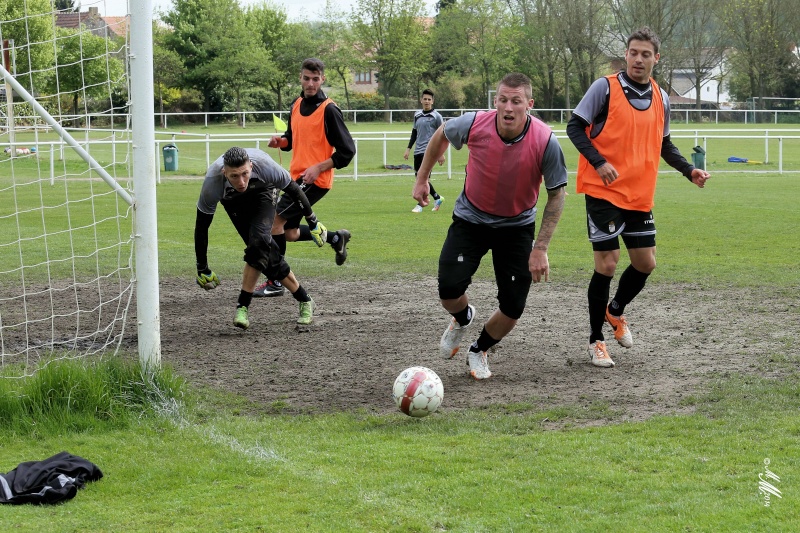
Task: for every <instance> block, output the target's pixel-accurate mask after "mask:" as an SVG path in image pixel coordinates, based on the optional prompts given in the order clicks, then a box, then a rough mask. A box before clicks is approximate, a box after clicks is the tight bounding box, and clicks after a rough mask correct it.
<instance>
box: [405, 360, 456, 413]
mask: <svg viewBox="0 0 800 533" xmlns="http://www.w3.org/2000/svg"><path fill="white" fill-rule="evenodd" d="M392 397H393V398H394V401H395V403H396V404H397V407H398V408H400V410H401V411H403V412H404V413H405V414H407V415H408V416H413V417H416V418H421V417H423V416H428V415H429V414H431V413H432V412H434V411H436V410H437V409H438V408H439V406H440V405H441V404H442V399H444V387H443V386H442V380H441V379H439V376H437V375H436V372H434V371H433V370H431V369H430V368H425V367H424V366H412V367H411V368H406V369H405V370H403V371H402V372H400V375H399V376H397V379H396V380H394V387H393V388H392Z"/></svg>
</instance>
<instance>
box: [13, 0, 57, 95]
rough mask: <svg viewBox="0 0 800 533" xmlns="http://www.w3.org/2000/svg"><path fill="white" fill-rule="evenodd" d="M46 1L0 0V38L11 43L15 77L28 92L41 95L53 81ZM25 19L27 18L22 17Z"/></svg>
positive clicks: (48, 4) (49, 22)
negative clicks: (13, 49) (13, 53)
mask: <svg viewBox="0 0 800 533" xmlns="http://www.w3.org/2000/svg"><path fill="white" fill-rule="evenodd" d="M51 12H52V6H51V4H50V0H27V1H23V0H0V38H2V39H3V40H12V39H13V41H14V48H15V49H16V54H15V59H16V61H15V65H16V72H12V74H14V75H15V77H16V79H17V81H19V82H20V83H21V84H22V85H23V86H24V87H25V88H26V89H27V90H28V91H29V92H30V93H32V94H33V93H39V94H41V93H42V92H43V91H44V88H45V87H46V86H47V84H48V82H49V81H50V80H51V79H52V78H53V76H54V73H53V71H52V66H53V57H54V53H53V36H54V35H55V33H54V31H53V19H52V18H51V17H49V16H37V15H42V14H49V13H51ZM24 17H27V18H24Z"/></svg>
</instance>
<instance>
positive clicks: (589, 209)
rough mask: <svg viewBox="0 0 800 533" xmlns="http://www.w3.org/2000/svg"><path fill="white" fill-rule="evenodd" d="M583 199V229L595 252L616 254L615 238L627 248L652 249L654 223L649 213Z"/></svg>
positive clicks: (617, 244)
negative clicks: (613, 251) (584, 211)
mask: <svg viewBox="0 0 800 533" xmlns="http://www.w3.org/2000/svg"><path fill="white" fill-rule="evenodd" d="M585 196H586V228H587V230H588V233H589V242H591V243H592V249H593V250H594V251H596V252H607V251H611V250H619V236H620V235H621V236H622V240H623V241H624V242H625V246H626V247H627V248H628V249H630V248H652V247H653V246H655V245H656V223H655V220H654V219H653V212H652V211H646V212H645V211H632V210H630V209H622V208H620V207H617V206H615V205H614V204H612V203H611V202H609V201H607V200H601V199H599V198H594V197H592V196H589V195H588V194H587V195H585Z"/></svg>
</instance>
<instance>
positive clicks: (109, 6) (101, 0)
mask: <svg viewBox="0 0 800 533" xmlns="http://www.w3.org/2000/svg"><path fill="white" fill-rule="evenodd" d="M130 1H132V2H135V1H138V0H130ZM262 1H264V0H239V5H241V6H246V5H253V4H259V3H261V2H262ZM152 2H153V10H154V11H159V10H160V11H168V10H169V9H171V7H172V0H152ZM269 2H270V3H271V4H272V5H275V6H277V7H282V8H283V9H284V11H285V12H286V15H287V17H288V19H289V21H290V22H296V21H300V20H319V19H320V18H322V16H321V13H322V12H323V11H324V10H325V0H269ZM334 2H335V3H336V4H337V5H338V6H339V9H340V10H341V11H344V12H345V13H349V12H350V9H351V8H352V6H353V5H356V4H357V3H358V2H357V0H334ZM435 4H436V0H425V5H426V6H428V11H429V15H431V16H432V15H434V14H435V11H434V8H433V6H434V5H435ZM127 5H128V0H81V11H86V10H87V9H88V8H89V7H90V6H96V7H98V8H99V9H100V13H101V14H103V15H108V16H122V15H124V14H125V13H126V10H127Z"/></svg>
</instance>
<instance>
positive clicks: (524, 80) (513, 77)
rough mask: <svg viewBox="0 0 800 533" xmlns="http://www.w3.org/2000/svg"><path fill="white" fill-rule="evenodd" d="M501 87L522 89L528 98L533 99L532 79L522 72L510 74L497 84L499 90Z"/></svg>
mask: <svg viewBox="0 0 800 533" xmlns="http://www.w3.org/2000/svg"><path fill="white" fill-rule="evenodd" d="M501 85H505V86H506V87H510V88H512V89H516V88H517V87H522V89H523V90H524V91H525V96H526V98H528V99H529V100H530V99H531V98H533V89H532V88H531V79H530V78H529V77H528V76H526V75H525V74H522V73H521V72H512V73H510V74H506V75H505V76H503V79H502V80H500V83H498V84H497V87H498V88H499V87H500V86H501Z"/></svg>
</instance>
